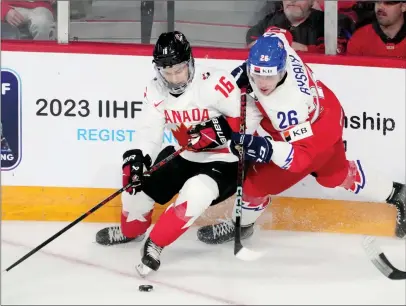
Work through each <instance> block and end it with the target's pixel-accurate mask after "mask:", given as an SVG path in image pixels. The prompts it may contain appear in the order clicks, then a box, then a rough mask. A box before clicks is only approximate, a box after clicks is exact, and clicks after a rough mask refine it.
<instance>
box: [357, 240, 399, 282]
mask: <svg viewBox="0 0 406 306" xmlns="http://www.w3.org/2000/svg"><path fill="white" fill-rule="evenodd" d="M362 246H363V247H364V250H365V252H366V253H367V255H368V256H369V258H370V260H371V261H372V263H373V264H374V265H375V267H377V268H378V270H379V271H381V272H382V274H383V275H385V276H386V277H387V278H389V279H392V280H402V279H406V272H405V271H401V270H399V269H397V268H395V267H394V266H393V265H392V264H391V262H390V261H389V260H388V258H387V257H386V255H385V254H384V253H383V252H382V251H381V249H380V247H379V245H378V244H377V242H376V240H375V238H374V237H371V236H367V237H365V239H364V240H363V242H362Z"/></svg>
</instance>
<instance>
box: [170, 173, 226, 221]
mask: <svg viewBox="0 0 406 306" xmlns="http://www.w3.org/2000/svg"><path fill="white" fill-rule="evenodd" d="M218 196H219V188H218V185H217V182H216V181H215V180H214V179H212V178H211V177H210V176H208V175H206V174H199V175H196V176H194V177H192V178H190V179H188V180H187V181H186V182H185V184H184V185H183V187H182V189H181V190H180V192H179V196H178V198H177V199H176V202H175V204H174V206H175V210H176V214H177V216H178V217H179V218H181V219H185V218H188V219H190V218H192V219H193V221H194V220H196V219H197V218H198V217H199V216H200V215H201V214H202V213H203V212H204V211H205V210H206V209H207V208H208V207H209V206H210V204H211V203H212V202H213V201H214V200H215V199H216V198H217V197H218Z"/></svg>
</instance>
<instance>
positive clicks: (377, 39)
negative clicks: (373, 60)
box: [347, 1, 406, 58]
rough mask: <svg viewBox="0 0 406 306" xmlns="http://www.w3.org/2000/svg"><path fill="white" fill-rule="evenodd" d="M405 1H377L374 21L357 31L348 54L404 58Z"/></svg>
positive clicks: (405, 51) (405, 54)
mask: <svg viewBox="0 0 406 306" xmlns="http://www.w3.org/2000/svg"><path fill="white" fill-rule="evenodd" d="M405 12H406V1H377V2H376V3H375V17H376V18H375V20H374V21H373V22H372V23H371V24H368V25H366V26H363V27H362V28H360V29H358V30H357V31H356V32H355V33H354V36H353V37H351V39H350V41H349V42H348V50H347V51H348V54H352V55H367V56H392V57H401V58H406V38H405V37H406V23H405V15H406V13H405Z"/></svg>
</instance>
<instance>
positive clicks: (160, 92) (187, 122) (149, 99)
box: [135, 69, 259, 163]
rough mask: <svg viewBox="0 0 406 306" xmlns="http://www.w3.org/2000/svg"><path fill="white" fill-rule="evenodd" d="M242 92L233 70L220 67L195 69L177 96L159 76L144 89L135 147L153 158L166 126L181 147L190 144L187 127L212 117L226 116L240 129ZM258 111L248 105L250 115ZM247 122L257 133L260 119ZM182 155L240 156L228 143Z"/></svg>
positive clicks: (199, 158)
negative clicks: (158, 79)
mask: <svg viewBox="0 0 406 306" xmlns="http://www.w3.org/2000/svg"><path fill="white" fill-rule="evenodd" d="M240 94H241V91H240V89H239V88H238V86H237V84H236V83H235V81H234V78H233V77H232V75H231V74H230V73H227V72H224V71H220V70H213V69H210V70H206V71H205V72H203V73H201V72H200V73H199V72H198V71H197V69H196V71H195V76H194V78H193V80H192V82H191V83H190V84H189V85H188V86H187V88H186V90H185V92H184V93H183V94H181V95H180V96H178V97H175V96H172V95H171V94H170V93H169V92H168V90H167V89H166V88H163V87H162V86H161V85H160V83H159V82H158V81H157V79H156V78H155V79H153V80H151V81H150V82H149V84H148V85H147V87H146V88H145V92H144V101H143V110H142V119H141V122H137V131H136V134H135V147H136V148H138V149H141V150H142V151H143V153H144V155H146V154H149V155H150V156H151V158H152V159H153V160H154V159H155V158H156V156H157V154H158V153H159V152H160V151H161V149H162V144H163V135H164V129H165V128H167V129H170V130H172V133H173V135H174V137H175V138H176V140H177V141H178V144H179V145H176V146H175V148H176V149H178V148H180V146H184V145H187V143H188V138H189V137H188V135H187V131H188V129H189V128H190V127H191V126H193V125H196V124H198V123H201V122H203V121H206V120H208V119H211V118H213V117H217V116H221V115H224V116H225V117H226V118H227V120H228V122H229V123H230V126H231V127H232V128H233V129H234V130H236V128H235V127H236V126H237V131H238V126H239V116H240V101H241V97H240ZM253 111H256V110H255V106H254V105H253V104H250V105H249V106H247V118H248V114H249V113H251V112H253ZM250 117H251V118H253V119H256V121H254V120H250V121H247V123H246V124H247V133H248V132H250V133H252V132H254V130H255V129H256V127H257V125H258V124H259V118H254V117H253V116H250ZM181 156H182V157H183V158H185V159H187V160H190V161H194V162H201V163H206V162H213V161H225V162H234V161H237V160H238V158H237V157H236V156H234V155H233V154H232V153H230V151H229V149H228V147H227V144H224V145H222V146H220V147H218V148H215V149H212V150H210V151H204V152H194V151H189V150H187V151H184V152H183V153H182V154H181Z"/></svg>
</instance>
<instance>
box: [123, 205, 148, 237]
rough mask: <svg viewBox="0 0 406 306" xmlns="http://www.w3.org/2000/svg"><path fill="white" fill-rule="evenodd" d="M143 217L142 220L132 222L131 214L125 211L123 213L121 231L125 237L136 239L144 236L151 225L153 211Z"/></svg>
mask: <svg viewBox="0 0 406 306" xmlns="http://www.w3.org/2000/svg"><path fill="white" fill-rule="evenodd" d="M142 217H143V218H142ZM142 217H140V218H139V219H141V220H139V219H135V220H131V219H130V221H128V219H129V213H128V212H126V211H123V212H122V213H121V231H122V232H123V235H124V236H126V237H127V238H135V237H137V236H139V235H142V234H144V233H145V232H146V231H147V229H148V228H149V226H150V225H151V221H152V220H151V218H152V210H151V211H150V212H148V213H146V214H145V215H143V216H142ZM143 219H145V220H143Z"/></svg>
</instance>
